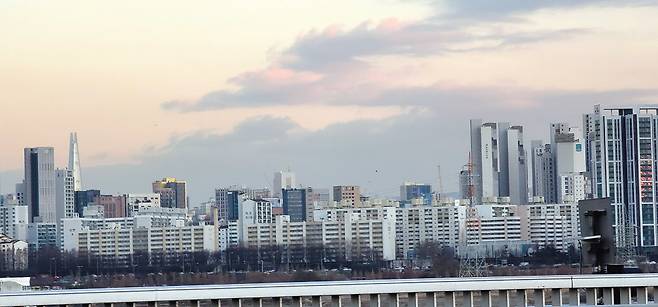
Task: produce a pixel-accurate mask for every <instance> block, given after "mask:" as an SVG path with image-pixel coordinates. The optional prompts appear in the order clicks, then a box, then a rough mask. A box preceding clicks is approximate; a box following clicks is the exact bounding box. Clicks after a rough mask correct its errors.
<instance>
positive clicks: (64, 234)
mask: <svg viewBox="0 0 658 307" xmlns="http://www.w3.org/2000/svg"><path fill="white" fill-rule="evenodd" d="M168 227H175V228H180V227H185V219H180V218H176V217H170V216H166V215H165V216H153V215H143V216H142V215H140V216H134V217H118V218H69V219H63V220H62V222H61V229H60V232H59V233H60V244H61V249H62V250H64V251H71V252H72V251H76V250H78V249H79V248H80V246H79V240H78V238H79V234H80V233H81V232H87V231H95V230H111V229H136V228H168Z"/></svg>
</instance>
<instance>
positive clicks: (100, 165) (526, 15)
mask: <svg viewBox="0 0 658 307" xmlns="http://www.w3.org/2000/svg"><path fill="white" fill-rule="evenodd" d="M656 17H658V1H643V0H638V1H625V2H623V3H620V2H616V1H593V0H590V1H582V2H577V3H574V2H571V1H561V0H560V1H533V2H527V1H520V0H505V1H496V3H495V4H494V3H490V2H488V1H479V0H477V1H457V0H446V1H394V0H382V1H374V0H367V1H356V2H355V1H314V2H313V3H310V2H308V1H286V2H284V3H280V2H277V3H242V2H240V3H233V2H223V1H200V2H195V4H194V5H190V4H189V3H183V2H180V3H163V2H161V1H140V2H138V3H135V2H130V1H113V2H109V3H100V2H89V1H81V0H75V1H72V0H71V1H70V0H65V1H57V2H24V1H17V0H9V1H3V2H1V3H0V36H2V37H3V41H2V43H0V44H1V46H2V48H0V83H1V84H3V85H4V87H3V89H2V91H1V94H0V101H2V106H3V111H4V112H3V117H2V120H1V121H0V122H1V123H2V129H0V134H1V135H0V136H1V137H2V139H3V140H4V144H3V146H2V149H3V150H2V151H0V192H1V193H12V192H13V190H14V184H15V183H16V182H18V181H20V180H21V179H22V176H23V171H22V165H23V161H22V159H23V148H25V147H35V146H53V147H55V150H56V151H55V152H56V164H57V166H58V167H65V166H66V160H67V153H68V147H67V146H68V133H69V132H72V131H76V132H78V137H79V142H80V154H81V163H82V180H83V185H84V187H85V188H99V189H101V191H102V192H103V193H108V194H113V193H130V192H149V191H150V189H151V187H150V184H151V182H152V181H153V180H155V179H158V178H162V177H177V178H180V179H182V180H186V181H187V182H188V185H189V191H190V194H191V197H192V203H191V204H192V205H196V203H198V202H200V201H203V200H205V199H207V198H209V197H212V196H213V194H212V189H213V188H214V187H217V186H228V185H232V184H242V185H249V186H270V185H271V184H272V173H273V172H274V171H277V170H281V169H287V168H290V169H291V170H292V171H294V172H295V173H296V174H297V177H298V182H299V183H300V184H304V185H307V186H313V187H321V188H328V187H330V186H331V185H334V184H356V185H361V186H362V187H364V189H365V192H366V193H367V194H370V195H381V196H395V195H397V194H398V189H399V185H400V184H401V183H402V182H403V181H406V180H411V181H419V182H426V183H430V184H432V185H433V186H435V185H436V181H437V170H436V166H437V165H439V164H440V165H441V169H442V180H443V187H444V190H445V191H456V190H457V180H458V179H457V172H458V170H459V168H460V167H461V166H462V165H463V164H465V163H466V162H467V158H468V147H469V137H468V135H469V131H468V124H469V123H468V120H469V119H471V118H482V119H483V120H485V121H506V122H511V123H513V124H519V125H523V126H524V127H525V131H524V133H525V141H526V144H527V145H529V144H530V141H531V140H533V139H538V138H540V139H543V140H544V141H546V139H547V135H548V124H549V123H551V122H569V123H571V124H573V125H576V126H581V125H582V123H581V115H582V114H583V113H585V112H589V111H591V110H592V107H593V105H595V104H603V105H636V104H652V103H653V104H655V103H657V102H658V99H657V98H658V79H656V78H655V75H656V74H655V72H656V71H658V62H657V61H655V55H656V54H658V39H656V38H658V18H656Z"/></svg>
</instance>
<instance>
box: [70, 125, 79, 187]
mask: <svg viewBox="0 0 658 307" xmlns="http://www.w3.org/2000/svg"><path fill="white" fill-rule="evenodd" d="M68 169H69V170H71V172H72V174H73V190H74V191H82V177H81V176H80V152H79V149H78V134H77V133H75V132H71V134H70V136H69V167H68Z"/></svg>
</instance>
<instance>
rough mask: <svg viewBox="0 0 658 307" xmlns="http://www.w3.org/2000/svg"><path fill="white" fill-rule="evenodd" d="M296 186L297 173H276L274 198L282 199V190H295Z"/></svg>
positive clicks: (288, 171)
mask: <svg viewBox="0 0 658 307" xmlns="http://www.w3.org/2000/svg"><path fill="white" fill-rule="evenodd" d="M295 186H296V183H295V173H293V172H291V171H290V170H287V171H278V172H276V173H274V185H273V187H272V189H273V190H274V191H272V192H273V193H272V195H273V196H274V197H281V190H283V189H290V188H294V187H295Z"/></svg>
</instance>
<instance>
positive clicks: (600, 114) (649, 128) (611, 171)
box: [583, 105, 658, 247]
mask: <svg viewBox="0 0 658 307" xmlns="http://www.w3.org/2000/svg"><path fill="white" fill-rule="evenodd" d="M583 120H584V126H583V128H584V129H585V139H586V142H585V147H586V151H587V152H586V157H587V163H588V175H589V179H590V182H591V186H592V194H593V196H594V197H596V198H610V199H611V201H612V205H613V206H614V210H613V211H614V214H615V227H616V230H617V239H618V241H617V242H618V244H617V245H618V246H619V245H621V244H620V243H621V242H624V243H623V244H627V245H626V246H630V244H634V246H642V247H652V246H656V245H657V239H656V231H657V230H658V229H657V226H658V224H657V216H656V210H657V209H658V200H657V195H656V191H658V182H657V178H656V177H657V175H656V174H657V173H658V167H657V166H656V162H657V161H658V153H657V152H656V148H658V142H657V141H656V140H657V139H658V106H640V107H620V108H607V109H602V108H601V106H600V105H596V106H595V107H594V112H592V113H590V114H585V115H584V116H583ZM621 226H625V227H623V228H622V227H621ZM621 229H624V231H621ZM622 234H623V235H622ZM629 240H630V242H628V241H629ZM632 240H634V241H632Z"/></svg>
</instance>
